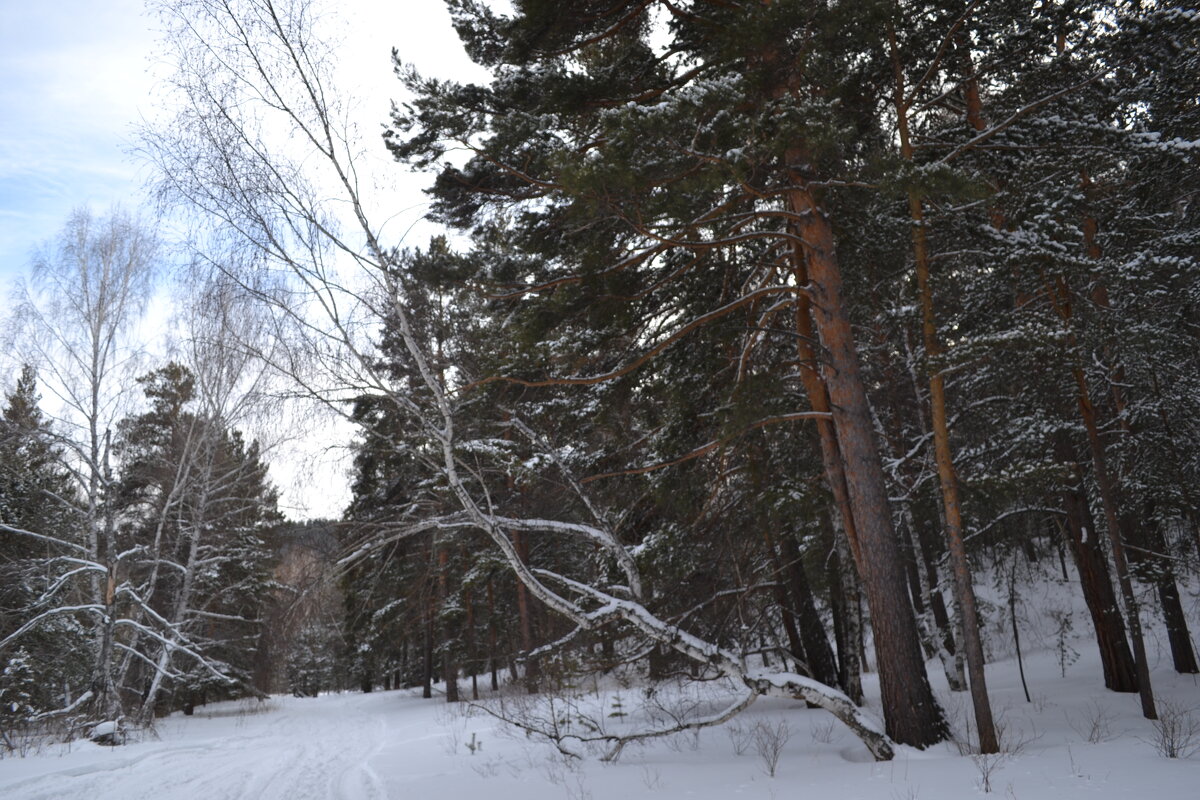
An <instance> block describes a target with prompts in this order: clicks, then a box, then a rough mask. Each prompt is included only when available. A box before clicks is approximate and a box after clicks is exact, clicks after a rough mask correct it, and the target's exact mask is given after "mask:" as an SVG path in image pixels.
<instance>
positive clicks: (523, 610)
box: [512, 531, 540, 694]
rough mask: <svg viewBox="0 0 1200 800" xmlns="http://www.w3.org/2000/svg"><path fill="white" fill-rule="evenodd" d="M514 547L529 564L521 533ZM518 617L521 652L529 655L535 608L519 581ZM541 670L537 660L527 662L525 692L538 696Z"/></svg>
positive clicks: (531, 659) (524, 541)
mask: <svg viewBox="0 0 1200 800" xmlns="http://www.w3.org/2000/svg"><path fill="white" fill-rule="evenodd" d="M512 541H513V547H514V548H515V549H516V551H517V555H518V556H519V557H520V559H521V561H522V562H524V563H526V564H528V563H529V546H528V544H527V542H526V540H525V537H524V536H523V535H522V534H521V532H520V531H513V532H512ZM517 616H518V618H519V623H520V629H521V650H522V651H523V652H524V653H529V652H531V651H532V650H533V608H532V607H531V605H530V601H529V590H528V589H527V588H526V587H525V584H524V583H522V582H521V581H517ZM539 677H540V670H539V669H538V662H537V659H536V658H529V659H527V660H526V661H525V691H527V692H529V694H537V691H538V679H539Z"/></svg>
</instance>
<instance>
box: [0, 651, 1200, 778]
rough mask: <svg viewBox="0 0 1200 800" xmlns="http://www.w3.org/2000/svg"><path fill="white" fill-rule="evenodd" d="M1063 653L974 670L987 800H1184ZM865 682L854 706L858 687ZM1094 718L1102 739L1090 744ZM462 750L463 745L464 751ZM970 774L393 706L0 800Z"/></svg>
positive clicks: (783, 704) (84, 771) (221, 714)
mask: <svg viewBox="0 0 1200 800" xmlns="http://www.w3.org/2000/svg"><path fill="white" fill-rule="evenodd" d="M1078 644H1079V645H1080V649H1081V650H1083V651H1084V656H1083V657H1082V658H1081V660H1080V661H1079V662H1078V663H1076V664H1075V665H1074V666H1072V667H1071V668H1070V669H1069V670H1068V673H1067V677H1066V678H1063V677H1062V676H1061V674H1060V667H1059V664H1058V663H1057V661H1056V660H1055V654H1054V653H1053V652H1051V651H1048V650H1047V651H1042V652H1040V653H1036V654H1034V655H1033V656H1031V657H1027V658H1026V663H1025V668H1026V673H1027V675H1028V677H1029V681H1030V692H1031V696H1032V697H1033V702H1032V703H1026V702H1025V700H1024V696H1023V694H1022V692H1021V688H1020V682H1019V678H1018V676H1017V672H1016V665H1015V663H1014V662H1011V661H1004V662H1000V663H997V664H993V665H990V666H989V675H988V680H989V683H990V684H991V688H992V690H993V699H994V703H995V706H996V709H997V717H998V719H999V721H1000V727H1001V729H1002V731H1003V732H1002V734H1001V737H1002V739H1006V740H1007V741H1008V742H1009V744H1010V746H1013V747H1015V749H1016V750H1017V752H1015V753H1012V754H1006V755H1004V756H1002V757H1001V758H1000V759H999V763H998V765H997V766H996V767H994V769H993V771H992V773H991V775H990V782H991V788H992V792H993V793H994V794H995V795H996V796H997V797H998V798H1020V800H1063V798H1074V797H1087V798H1096V799H1097V800H1103V799H1104V798H1114V799H1116V798H1122V800H1124V798H1129V797H1135V796H1145V795H1147V794H1151V795H1152V796H1153V797H1154V800H1185V799H1186V800H1194V798H1196V797H1197V796H1198V793H1200V759H1174V760H1172V759H1166V758H1163V757H1161V756H1159V755H1158V754H1157V753H1156V751H1155V749H1154V747H1153V745H1152V740H1153V736H1152V730H1151V728H1150V725H1149V724H1148V723H1146V722H1145V721H1144V720H1142V719H1141V717H1140V715H1139V713H1138V700H1137V697H1136V695H1117V694H1113V693H1110V692H1105V691H1103V690H1102V689H1101V688H1099V687H1100V686H1101V683H1100V674H1099V664H1098V662H1097V659H1096V657H1095V655H1094V654H1093V653H1091V652H1088V648H1087V645H1090V643H1089V642H1086V641H1082V642H1078ZM1091 649H1092V650H1094V647H1092V648H1091ZM1164 655H1165V654H1159V656H1158V669H1157V670H1156V672H1155V675H1154V678H1155V682H1156V689H1157V691H1158V693H1159V695H1160V696H1161V697H1162V698H1164V699H1173V700H1174V701H1175V702H1177V703H1180V704H1183V705H1187V706H1195V705H1196V704H1197V700H1200V692H1198V690H1197V684H1196V681H1195V680H1194V679H1193V678H1192V677H1191V676H1178V675H1175V674H1174V673H1173V672H1172V671H1171V670H1170V669H1169V663H1167V662H1166V661H1165V660H1164V658H1163V656H1164ZM870 677H871V676H868V690H869V691H870V690H872V689H874V688H875V687H874V686H873V685H871V681H870ZM937 678H938V676H937V675H936V674H935V675H933V680H935V682H936V681H937ZM941 695H942V699H943V701H944V702H945V703H946V706H947V708H948V710H949V712H950V713H951V715H952V717H954V718H955V719H956V721H957V723H958V724H960V725H961V720H962V719H964V718H965V715H966V714H967V709H969V699H968V697H967V696H965V695H962V694H960V695H954V696H949V693H948V692H946V691H944V686H943V691H942V692H941ZM639 696H640V692H639V690H638V689H637V688H636V687H635V688H627V689H624V690H622V689H619V688H611V689H609V690H608V691H607V692H606V691H605V690H604V689H603V688H601V690H600V695H599V699H598V700H597V702H599V703H601V704H604V703H607V704H608V705H609V706H610V707H612V704H613V698H614V697H616V698H617V706H616V707H624V708H627V709H631V713H632V708H633V707H634V706H635V705H636V698H637V697H639ZM1098 716H1099V717H1100V718H1101V722H1102V723H1103V724H1102V725H1101V726H1100V727H1101V728H1102V730H1101V731H1100V733H1099V734H1097V735H1094V736H1092V735H1090V733H1091V729H1092V727H1093V725H1092V722H1093V721H1095V720H1096V718H1097V717H1098ZM760 721H762V722H766V723H769V724H770V725H776V724H777V723H778V722H784V723H786V725H787V726H788V730H789V732H790V737H789V738H788V741H787V743H786V744H785V747H784V752H783V757H782V758H781V759H780V762H779V766H778V771H777V773H776V776H775V777H774V778H771V777H769V776H768V775H767V771H766V767H765V765H764V762H763V760H762V759H761V758H760V757H759V756H758V755H757V754H756V753H755V751H754V748H753V747H749V748H747V749H745V750H744V752H743V753H742V755H737V754H736V753H735V748H734V745H733V739H734V738H735V737H734V736H732V735H731V731H733V732H734V733H737V732H745V731H747V730H750V729H752V727H753V726H754V725H755V724H756V723H757V722H760ZM831 723H833V724H832V725H831ZM472 737H474V738H472ZM1088 738H1096V739H1098V740H1099V741H1097V742H1095V743H1089V742H1088V741H1087V739H1088ZM472 741H474V742H475V744H476V745H479V746H478V747H475V748H474V749H472V748H470V747H468V745H469V744H470V743H471V742H472ZM986 767H987V764H986V763H984V762H982V761H981V760H979V759H977V758H972V757H970V756H964V755H960V754H959V752H958V750H957V749H956V748H955V747H954V746H953V745H950V744H946V745H940V746H938V747H935V748H931V749H929V750H927V751H917V750H913V749H911V748H900V750H899V753H898V755H897V758H896V759H895V760H894V761H891V762H886V763H875V762H872V761H871V760H870V757H869V755H868V754H867V752H866V750H865V748H864V747H863V746H862V744H861V743H859V742H858V741H857V740H856V739H855V738H854V737H853V736H852V735H851V734H850V733H849V732H848V731H846V730H845V729H844V728H841V727H840V726H838V725H837V724H836V723H835V722H833V718H832V717H831V716H830V715H829V714H827V713H825V712H822V711H819V710H813V709H807V708H804V707H803V705H802V704H798V703H795V702H791V701H785V700H778V699H773V698H764V699H761V700H760V701H759V702H758V703H756V704H755V705H754V706H753V707H752V708H751V709H750V710H749V711H747V712H745V713H744V714H742V715H740V716H738V717H737V718H736V719H735V720H734V721H733V722H731V723H728V724H726V725H724V726H721V727H716V728H711V729H706V730H704V731H701V732H700V733H699V735H695V734H692V733H686V734H679V735H677V736H676V737H674V738H671V739H667V740H657V741H653V742H649V743H647V744H645V745H638V746H634V745H631V746H630V747H627V748H626V749H625V751H624V753H623V755H622V757H621V759H620V760H619V761H618V762H616V763H615V764H607V763H603V762H601V761H600V760H599V759H598V758H596V757H588V758H585V759H582V760H575V759H570V758H566V757H564V756H561V755H560V754H558V753H557V752H556V751H555V750H554V749H553V747H551V746H550V745H548V744H545V743H541V742H538V741H535V740H533V739H530V738H527V737H526V736H525V735H524V734H522V733H520V732H519V731H514V729H511V728H508V727H507V726H505V725H503V724H502V723H499V722H497V721H496V720H495V719H494V718H492V717H490V716H487V715H484V714H481V713H479V712H478V711H476V712H474V713H471V711H470V709H469V707H468V706H467V705H466V704H464V705H463V706H461V707H457V708H450V707H448V706H447V705H446V704H445V702H444V700H442V699H440V698H436V697H435V699H433V700H423V699H421V697H420V696H419V693H417V692H414V691H407V690H405V691H396V692H376V693H373V694H366V695H363V694H342V695H327V696H322V697H319V698H306V699H296V698H290V697H281V698H273V699H272V700H270V701H269V702H268V703H266V704H264V705H259V704H258V703H257V702H256V701H251V702H249V703H247V702H244V701H243V702H237V703H224V704H218V705H213V706H209V707H207V708H202V709H200V710H198V711H197V713H196V715H195V716H193V717H183V716H174V717H171V718H169V719H167V720H164V721H161V722H160V723H159V726H158V730H157V731H156V735H155V736H150V737H146V738H145V739H144V740H143V741H141V742H137V743H134V744H129V745H126V746H124V747H101V746H99V745H95V744H92V743H90V742H76V743H74V744H73V745H71V746H70V747H69V748H67V747H64V746H54V747H51V748H49V749H47V750H45V751H44V752H42V753H39V754H34V755H31V756H29V757H27V758H9V759H5V760H3V761H0V797H4V798H7V799H8V800H71V799H72V798H80V799H82V798H87V800H110V799H111V800H118V798H119V799H120V800H137V799H138V798H147V800H149V799H150V798H154V800H184V799H185V798H197V797H203V798H206V799H211V800H222V799H224V798H230V799H232V798H248V799H250V798H254V799H257V798H263V799H264V800H270V799H271V798H278V799H279V800H284V799H285V798H287V799H289V800H305V799H306V798H336V799H339V800H379V799H382V798H414V797H434V796H436V797H441V798H447V799H448V800H458V799H459V798H476V797H488V798H520V799H521V800H551V798H553V799H554V800H559V799H560V798H564V797H565V798H568V800H587V799H588V798H591V799H592V800H603V798H622V800H633V798H643V797H691V798H696V800H723V799H724V798H732V797H745V798H775V797H812V798H823V797H836V798H838V800H857V799H858V798H863V799H864V800H865V799H867V798H870V799H872V800H874V799H875V798H878V799H879V800H894V799H895V798H919V799H920V800H961V799H962V798H972V797H977V796H982V795H984V794H985V793H984V792H983V789H982V781H983V777H982V775H983V771H984V769H985V768H986Z"/></svg>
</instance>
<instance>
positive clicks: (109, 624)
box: [5, 208, 158, 719]
mask: <svg viewBox="0 0 1200 800" xmlns="http://www.w3.org/2000/svg"><path fill="white" fill-rule="evenodd" d="M157 253H158V241H157V238H156V236H155V234H154V233H153V232H152V230H151V229H150V227H149V226H148V225H146V224H144V223H143V222H142V221H140V220H138V219H137V218H136V217H134V216H133V215H132V214H130V213H128V212H126V211H123V210H122V209H120V208H114V209H112V210H110V211H109V212H108V213H107V214H106V215H104V216H96V215H94V214H93V213H92V212H91V211H90V210H88V209H86V208H81V209H77V210H75V211H74V212H72V214H71V216H70V217H69V218H68V220H67V223H66V225H65V226H64V228H63V230H62V232H61V233H60V234H59V236H58V238H57V239H55V240H54V241H52V242H50V243H48V244H47V245H45V246H44V247H43V249H42V250H41V252H40V253H39V254H38V255H37V257H36V259H35V262H34V272H33V279H32V281H31V282H30V283H29V284H26V285H24V286H22V287H21V289H20V290H19V307H18V312H17V313H18V319H19V320H20V328H21V331H22V334H23V335H21V336H20V337H19V347H20V348H21V349H22V350H24V351H25V354H26V355H25V357H26V359H27V360H29V361H31V362H33V363H36V364H38V365H39V366H40V368H41V374H42V376H43V380H44V385H45V387H46V388H47V389H48V391H50V392H51V393H52V394H53V396H54V399H55V400H56V401H57V407H58V408H57V413H56V416H57V423H58V427H59V430H60V431H61V434H62V444H63V446H64V448H65V449H66V450H67V451H68V452H69V453H70V455H71V458H70V461H69V463H68V468H69V469H70V471H71V474H72V475H73V477H74V480H75V483H76V484H77V486H78V490H79V497H80V506H79V507H77V508H75V509H74V510H75V512H76V517H77V519H78V520H79V523H80V527H81V531H80V534H81V535H80V537H79V540H78V541H71V542H64V543H63V544H64V545H66V546H67V549H68V550H69V551H70V552H72V553H73V554H74V555H73V556H71V557H70V558H68V559H67V561H66V563H63V564H60V565H59V566H60V568H61V569H62V575H61V577H60V579H59V580H58V581H56V582H55V583H53V584H52V585H51V590H49V592H50V593H53V592H54V591H56V590H57V589H60V588H63V587H65V586H66V585H68V584H70V583H71V582H72V581H71V580H70V579H72V578H77V577H83V576H86V578H87V592H86V597H85V598H80V599H79V600H80V601H79V602H75V603H67V604H65V605H64V604H59V603H53V602H51V601H50V598H44V601H45V602H44V603H43V604H44V605H45V606H46V610H45V611H44V612H42V614H39V615H36V616H35V617H34V619H35V620H38V619H40V618H46V617H50V616H56V615H59V614H67V613H70V614H76V613H85V614H92V615H94V616H95V617H96V618H97V619H98V620H99V623H100V624H99V625H97V626H96V628H95V630H96V637H95V638H96V641H95V654H94V665H95V666H94V670H93V675H92V682H91V687H90V689H89V691H88V692H85V693H84V694H83V695H81V696H80V697H79V698H78V699H77V700H76V701H75V706H81V705H83V704H84V703H86V702H90V703H92V704H93V705H94V708H95V709H96V710H97V711H98V716H101V717H105V718H109V719H115V718H117V717H118V716H119V715H120V709H121V701H120V697H119V696H118V693H117V689H116V684H115V682H114V677H115V676H114V672H113V667H114V663H115V655H114V635H113V634H114V630H115V622H116V616H117V615H116V614H115V613H114V606H115V604H116V603H117V588H118V584H119V576H118V564H119V562H120V553H118V552H117V548H116V539H115V533H116V520H115V518H114V514H113V507H112V504H111V502H110V500H111V496H112V488H113V470H112V463H111V456H112V433H113V428H114V425H115V422H116V420H117V419H118V418H119V416H120V413H121V410H122V407H123V403H124V402H125V400H126V387H127V386H128V385H129V382H128V379H129V377H130V376H131V374H132V372H131V368H132V366H133V364H134V363H135V362H136V356H137V348H136V346H135V345H134V344H133V341H132V337H131V333H132V332H133V329H134V328H135V326H136V325H137V324H138V323H139V322H140V321H141V317H142V312H143V310H144V308H145V304H146V302H147V300H148V298H149V293H150V289H151V286H152V281H153V276H154V269H155V264H156V257H157ZM60 500H61V501H62V502H64V503H69V502H70V501H68V500H67V499H66V498H60ZM72 505H73V504H72ZM28 624H29V623H27V625H28ZM14 636H16V634H14ZM9 638H10V639H11V638H13V637H9ZM5 643H7V640H6V642H5Z"/></svg>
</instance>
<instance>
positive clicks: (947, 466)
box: [888, 30, 1000, 753]
mask: <svg viewBox="0 0 1200 800" xmlns="http://www.w3.org/2000/svg"><path fill="white" fill-rule="evenodd" d="M888 35H889V40H890V44H891V51H892V61H893V65H894V68H895V77H896V90H895V96H894V104H895V108H896V118H897V123H898V129H899V136H900V154H901V157H902V158H904V159H905V160H906V161H910V162H911V161H912V160H913V149H912V144H911V142H910V141H909V134H908V106H907V105H905V101H904V77H903V76H904V73H903V71H902V70H901V68H900V56H899V49H898V47H897V45H896V36H895V34H894V33H893V32H892V31H890V30H889V33H888ZM975 92H976V101H978V96H977V95H978V88H977V87H976V88H975ZM908 213H909V218H910V219H911V221H912V245H913V248H912V249H913V261H914V263H915V265H916V273H917V294H918V300H919V303H920V306H921V332H922V338H923V340H924V344H925V354H926V357H927V358H928V359H929V360H930V361H931V362H932V361H933V360H934V359H936V358H937V357H938V356H940V355H941V354H942V345H941V341H940V340H939V339H938V334H937V320H936V317H935V313H934V307H933V290H932V287H931V286H930V274H929V273H930V269H929V243H928V241H927V239H926V234H925V225H926V223H925V209H924V208H923V206H922V201H921V196H920V194H919V193H918V192H917V190H916V189H910V190H909V192H908ZM928 369H929V407H930V411H931V416H932V423H933V451H934V461H935V463H936V464H937V473H938V483H939V485H940V486H941V490H942V509H943V511H944V517H945V526H946V527H945V531H946V544H947V546H948V550H949V554H950V566H951V569H952V571H953V573H954V596H955V599H956V600H957V601H958V608H959V620H960V622H961V626H962V632H963V651H964V653H965V655H966V659H967V673H968V674H969V676H970V682H971V704H972V706H973V707H974V710H975V728H976V731H977V732H978V735H979V752H981V753H995V752H997V751H998V750H999V749H1000V747H999V744H998V742H997V741H996V728H995V725H994V724H993V722H992V705H991V701H990V700H989V699H988V692H987V678H986V674H985V671H984V663H983V662H984V659H983V642H982V640H981V639H980V636H979V616H978V614H977V612H976V608H975V588H974V587H973V586H972V584H971V565H970V563H969V562H968V561H967V548H966V545H965V544H964V543H963V522H962V505H961V501H960V499H959V492H958V474H957V471H956V470H955V468H954V454H953V451H952V449H951V447H950V428H949V424H948V421H947V414H946V380H945V377H944V376H943V374H942V372H941V370H940V368H939V367H938V365H937V364H936V362H934V363H930V364H929V367H928Z"/></svg>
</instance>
